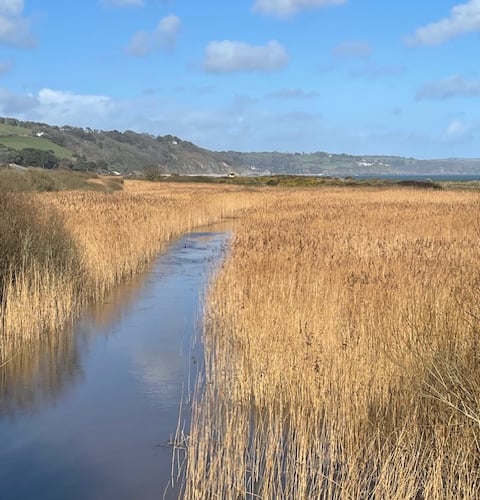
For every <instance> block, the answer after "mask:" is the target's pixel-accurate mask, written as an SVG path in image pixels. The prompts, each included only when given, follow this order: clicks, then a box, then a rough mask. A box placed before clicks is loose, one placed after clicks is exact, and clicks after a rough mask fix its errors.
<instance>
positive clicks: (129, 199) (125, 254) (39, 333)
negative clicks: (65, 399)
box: [0, 181, 253, 366]
mask: <svg viewBox="0 0 480 500" xmlns="http://www.w3.org/2000/svg"><path fill="white" fill-rule="evenodd" d="M4 194H5V193H3V194H2V196H3V195H4ZM5 196H9V197H10V202H8V203H5V211H2V220H3V223H4V224H3V226H2V227H3V228H5V229H8V228H9V227H10V225H11V220H10V219H9V217H10V215H9V214H10V212H12V213H15V210H13V211H12V210H10V209H8V207H10V206H11V202H12V200H13V199H14V198H15V199H20V198H19V197H22V196H23V197H24V198H25V195H21V194H18V193H13V194H12V193H10V194H5ZM28 196H29V202H28V209H27V210H26V211H25V213H24V216H23V217H22V224H23V226H24V227H25V230H24V231H23V232H21V233H19V232H18V231H16V230H15V228H13V229H12V234H14V235H16V237H15V238H16V239H15V238H13V237H12V245H11V247H12V248H13V251H12V252H11V255H10V254H9V255H10V257H8V259H7V260H8V262H5V263H4V264H5V265H2V266H3V267H2V268H1V269H0V275H1V277H2V280H1V281H0V298H2V297H3V299H2V300H1V301H0V303H1V310H0V317H1V332H0V366H2V365H4V364H5V363H8V361H9V360H10V359H12V357H15V356H17V354H18V352H19V351H21V350H22V349H23V348H24V346H25V344H26V343H28V342H36V341H38V339H40V338H42V337H46V336H48V335H49V334H51V332H52V331H54V330H56V329H58V328H59V327H61V326H62V325H64V324H65V323H66V322H68V321H69V320H70V319H71V318H73V317H74V316H75V315H76V314H77V313H78V312H79V310H80V309H81V308H82V307H83V306H84V305H85V304H86V302H88V301H92V300H93V301H101V300H102V298H103V297H104V295H105V293H106V292H107V291H109V290H110V289H111V288H112V287H114V286H115V285H116V284H118V283H119V282H121V281H122V280H124V279H126V278H128V277H130V276H132V275H134V274H135V273H137V272H139V271H140V270H141V269H143V267H144V266H145V264H146V263H147V262H149V261H150V260H151V259H152V258H153V257H154V256H155V255H156V254H157V253H158V252H159V251H160V250H161V249H162V247H163V245H164V244H165V243H166V242H167V241H169V240H171V239H172V238H174V237H176V236H179V235H181V234H183V233H184V232H186V231H189V230H191V229H192V228H194V227H198V226H202V225H205V224H210V223H214V222H218V221H220V220H221V219H222V218H224V217H231V216H233V215H235V214H237V215H238V214H239V213H240V212H241V211H242V210H243V209H244V208H246V207H247V206H249V205H250V204H251V203H252V202H253V200H252V197H251V196H249V195H248V194H246V193H241V192H240V189H239V188H235V187H224V186H203V185H186V184H180V185H176V184H169V185H159V184H153V183H145V182H135V181H126V182H125V185H124V190H123V191H117V192H115V193H112V194H106V193H97V192H85V191H63V192H55V193H41V194H40V193H34V194H29V195H28ZM2 199H3V198H2ZM25 199H26V198H25ZM0 208H1V207H0ZM7 210H10V211H9V212H8V211H7ZM35 214H44V216H41V215H38V216H37V215H35ZM54 224H57V225H58V224H61V226H62V228H63V229H62V230H63V231H64V233H63V234H64V237H63V238H62V237H59V238H56V239H55V238H54V239H53V240H55V241H53V242H52V241H50V240H52V238H50V236H51V232H52V228H53V227H54ZM23 226H22V227H23ZM2 231H3V230H2ZM45 233H48V237H47V239H48V245H50V246H48V245H47V251H44V252H43V253H41V252H36V253H35V252H32V251H31V250H30V246H32V245H30V243H29V242H31V241H33V242H34V244H33V247H35V246H40V245H38V244H36V243H35V242H36V241H37V240H39V238H40V240H41V235H42V234H45ZM17 236H18V238H17ZM70 238H71V239H72V242H73V246H74V247H75V250H74V251H73V249H72V252H70V250H69V252H65V253H62V255H65V254H66V253H68V254H69V255H70V253H74V254H75V255H76V256H78V259H77V260H75V261H73V260H72V261H71V262H70V261H69V263H68V266H66V267H65V266H64V267H62V268H59V267H58V262H59V260H61V259H60V257H59V255H57V253H58V252H57V253H55V252H56V249H58V248H61V243H62V241H63V242H65V240H66V239H70ZM17 240H18V241H17ZM60 240H62V241H60ZM27 243H28V245H30V246H28V245H27V247H28V248H27V247H25V245H26V244H27ZM44 246H45V245H44ZM24 247H25V251H23V250H22V249H23V248H24ZM42 248H43V247H42ZM42 251H43V250H42ZM1 253H2V258H3V256H4V255H6V254H5V252H3V251H2V252H1ZM44 254H45V255H44ZM18 256H20V257H19V258H18V259H17V260H18V261H19V263H18V265H17V267H16V271H15V272H14V273H11V272H9V269H10V268H11V267H12V266H11V265H10V264H11V262H12V261H13V260H14V259H16V258H17V257H18ZM25 256H27V259H26V260H25ZM1 263H2V260H1V259H0V264H1ZM67 268H68V269H67ZM44 341H45V339H44Z"/></svg>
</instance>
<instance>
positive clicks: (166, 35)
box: [126, 14, 182, 57]
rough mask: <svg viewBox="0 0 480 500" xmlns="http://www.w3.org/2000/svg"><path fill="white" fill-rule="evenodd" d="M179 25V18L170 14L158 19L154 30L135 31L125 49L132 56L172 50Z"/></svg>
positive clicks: (178, 31) (175, 43)
mask: <svg viewBox="0 0 480 500" xmlns="http://www.w3.org/2000/svg"><path fill="white" fill-rule="evenodd" d="M181 27H182V23H181V21H180V18H179V17H177V16H176V15H174V14H170V15H169V16H166V17H164V18H163V19H161V20H160V22H159V23H158V26H157V28H156V29H155V31H154V32H152V33H150V32H147V31H137V33H135V35H134V36H133V38H132V40H131V41H130V43H129V44H128V47H127V49H126V51H127V53H128V54H130V55H132V56H136V57H141V56H146V55H148V54H151V53H152V52H155V51H156V50H163V51H170V50H173V49H174V48H175V46H176V45H177V38H178V34H179V33H180V30H181Z"/></svg>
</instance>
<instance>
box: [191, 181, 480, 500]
mask: <svg viewBox="0 0 480 500" xmlns="http://www.w3.org/2000/svg"><path fill="white" fill-rule="evenodd" d="M479 217H480V199H479V197H478V194H475V193H468V192H444V191H429V192H423V191H418V190H400V189H388V190H381V191H379V190H376V191H375V190H372V191H367V190H356V189H352V190H348V191H346V190H335V189H328V190H323V191H322V190H315V191H296V192H292V191H280V192H271V193H269V194H265V195H264V196H263V199H262V203H260V204H259V205H258V206H257V207H256V209H255V210H251V211H249V212H248V214H247V215H246V216H245V217H244V218H242V220H241V221H240V222H239V223H238V225H237V228H236V231H235V236H234V239H233V241H232V243H231V252H230V255H229V257H228V259H227V261H226V262H225V264H224V266H223V269H222V271H221V273H220V275H219V276H218V278H217V279H216V282H215V284H214V286H213V287H212V289H211V290H210V293H209V302H208V307H207V312H206V326H205V339H204V342H205V350H206V361H205V363H206V369H205V375H204V379H202V380H200V381H199V383H198V389H197V390H198V394H197V396H196V403H195V405H194V409H193V411H194V413H193V418H192V426H191V430H190V435H189V437H188V443H189V446H188V449H187V464H186V468H187V469H186V480H185V492H184V493H185V497H186V498H189V499H207V498H208V499H211V498H222V499H234V498H235V499H237V498H249V499H256V498H262V499H270V498H271V499H278V498H285V499H292V498H295V499H297V498H298V499H303V498H305V499H311V498H324V499H331V498H339V499H350V498H352V499H353V498H355V499H361V498H365V499H366V498H368V499H373V498H376V499H380V498H381V499H384V498H388V499H406V498H416V499H420V498H442V499H443V498H478V497H479V496H480V494H479V491H480V463H479V459H480V448H479V445H480V441H479V440H480V349H479V334H480V309H479V299H480V296H479V295H480V245H479V237H480V219H479Z"/></svg>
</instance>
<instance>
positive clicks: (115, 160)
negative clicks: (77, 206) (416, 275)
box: [0, 118, 480, 178]
mask: <svg viewBox="0 0 480 500" xmlns="http://www.w3.org/2000/svg"><path fill="white" fill-rule="evenodd" d="M4 163H17V164H19V165H23V166H39V167H44V168H56V167H58V166H63V167H67V168H73V169H75V170H93V171H97V172H100V173H108V172H119V173H123V174H125V173H128V172H132V173H144V174H145V175H146V176H147V177H151V178H154V177H155V176H157V175H159V174H161V173H177V174H196V175H201V174H210V175H211V174H216V175H219V174H220V175H225V174H228V173H230V172H236V173H239V174H242V175H261V174H263V175H268V174H308V175H329V176H355V175H414V174H427V175H434V174H436V175H439V174H480V159H478V158H477V159H458V158H450V159H439V160H416V159H415V158H404V157H399V156H371V155H366V156H353V155H347V154H331V153H325V152H316V153H308V154H303V153H278V152H261V153H240V152H236V151H222V152H217V151H209V150H207V149H203V148H200V147H198V146H196V145H195V144H192V143H191V142H188V141H184V140H182V139H180V138H178V137H175V136H172V135H166V136H154V135H151V134H139V133H136V132H132V131H131V130H127V131H125V132H119V131H118V130H111V131H102V130H92V129H90V128H79V127H71V126H68V125H65V126H63V127H56V126H51V125H47V124H45V123H36V122H25V121H20V120H16V119H13V118H0V164H4Z"/></svg>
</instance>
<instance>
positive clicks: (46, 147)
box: [0, 125, 72, 159]
mask: <svg viewBox="0 0 480 500" xmlns="http://www.w3.org/2000/svg"><path fill="white" fill-rule="evenodd" d="M2 127H5V125H1V126H0V144H3V145H4V146H7V147H8V148H12V149H16V150H18V151H20V150H21V149H25V148H34V149H40V150H42V151H53V152H54V153H55V156H57V157H58V158H67V159H71V158H72V152H71V151H69V150H68V149H65V148H63V147H62V146H59V145H58V144H55V143H53V142H52V141H50V140H48V139H44V138H43V137H18V136H16V137H2V130H3V128H2ZM11 128H15V129H19V128H21V127H11ZM25 130H26V129H25Z"/></svg>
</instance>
